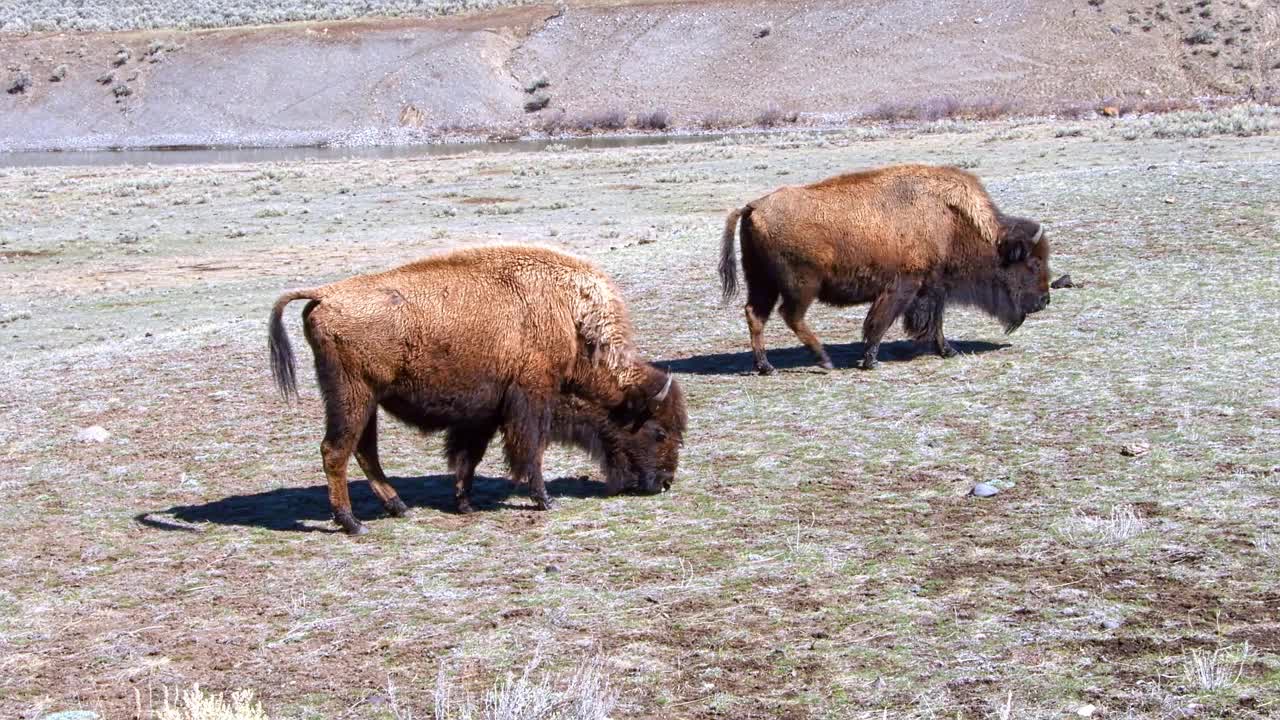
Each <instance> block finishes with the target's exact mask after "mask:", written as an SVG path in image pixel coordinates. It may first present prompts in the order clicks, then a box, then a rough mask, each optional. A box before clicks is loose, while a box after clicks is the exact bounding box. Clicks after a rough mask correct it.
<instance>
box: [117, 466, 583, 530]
mask: <svg viewBox="0 0 1280 720" xmlns="http://www.w3.org/2000/svg"><path fill="white" fill-rule="evenodd" d="M389 480H390V481H391V484H392V485H394V486H395V488H396V492H398V493H399V494H400V499H402V500H404V502H405V504H406V505H408V506H409V507H410V508H429V509H432V510H437V511H440V512H446V513H453V512H454V507H455V506H454V500H453V476H452V475H430V476H421V477H402V478H389ZM350 492H351V506H352V508H353V509H354V510H355V514H356V517H358V518H360V519H361V520H375V519H379V518H384V517H390V516H389V515H388V514H387V512H386V511H385V510H384V509H383V507H382V502H381V501H379V500H378V498H377V496H376V495H374V494H373V490H372V489H371V488H370V487H369V483H368V481H366V480H361V481H358V482H355V481H353V482H351V484H350ZM547 492H548V493H550V495H551V497H552V499H553V500H554V499H556V498H558V497H561V498H563V497H574V498H587V497H604V495H605V488H604V483H603V482H600V481H595V480H591V479H588V478H586V477H574V478H560V479H556V480H548V481H547ZM519 495H524V496H526V497H527V495H528V488H527V486H517V485H516V484H515V483H512V482H511V481H510V480H507V479H506V478H493V477H482V476H480V475H477V476H476V479H475V482H474V484H473V485H472V488H471V504H472V505H473V506H474V507H475V508H476V510H479V511H486V510H499V509H508V510H529V511H532V510H533V503H532V501H530V502H529V503H527V504H518V503H513V502H510V500H511V499H512V497H513V496H519ZM331 518H332V515H331V513H330V511H329V489H328V486H326V485H312V486H311V487H302V488H277V489H275V490H267V491H266V492H260V493H252V494H249V495H232V496H230V497H225V498H222V499H221V500H214V501H212V502H207V503H202V504H200V505H176V506H174V507H171V508H169V509H167V510H157V511H151V512H144V513H140V514H139V515H137V516H135V517H134V519H135V520H136V521H137V522H139V523H140V524H142V525H145V526H147V527H151V528H155V529H158V530H179V531H186V532H198V531H199V528H198V527H193V525H198V524H201V523H215V524H218V525H241V526H245V527H260V528H266V529H268V530H279V531H290V532H341V530H340V529H339V528H338V527H337V526H333V527H332V528H330V527H321V526H316V525H314V524H307V522H306V521H316V522H321V523H323V522H326V521H328V520H330V519H331ZM175 521H176V522H175Z"/></svg>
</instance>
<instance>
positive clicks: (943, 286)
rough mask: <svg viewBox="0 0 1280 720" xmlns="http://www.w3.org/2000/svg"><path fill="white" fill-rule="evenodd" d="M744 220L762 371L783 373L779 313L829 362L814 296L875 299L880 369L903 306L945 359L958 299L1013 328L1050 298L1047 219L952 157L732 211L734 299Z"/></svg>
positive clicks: (728, 290)
mask: <svg viewBox="0 0 1280 720" xmlns="http://www.w3.org/2000/svg"><path fill="white" fill-rule="evenodd" d="M739 227H740V230H739V235H740V241H741V246H742V272H743V275H744V277H745V279H746V284H747V303H746V306H745V312H746V317H747V328H748V330H749V332H750V334H751V350H752V352H753V353H754V355H755V367H756V370H757V371H758V372H759V373H760V374H762V375H767V374H770V373H772V372H773V366H771V365H770V364H769V360H768V358H767V357H766V356H765V350H764V325H765V322H766V321H767V320H768V319H769V315H770V313H772V312H773V308H774V305H775V304H777V302H778V298H779V297H781V298H782V305H781V307H780V309H779V312H780V313H781V315H782V319H783V320H784V321H785V322H786V323H787V327H789V328H791V330H792V332H794V333H795V334H796V336H797V337H798V338H800V341H801V342H803V343H804V344H805V345H806V346H807V347H808V348H809V350H811V351H812V352H813V354H814V356H815V357H816V359H817V361H818V364H819V365H821V366H822V367H823V368H825V369H828V370H829V369H831V368H832V364H831V358H830V357H829V356H828V355H827V352H826V350H824V349H823V347H822V342H821V341H820V340H818V336H817V335H815V334H814V332H813V330H812V329H810V327H809V325H808V324H807V323H805V320H804V315H805V311H807V310H808V309H809V305H811V304H812V303H813V301H814V300H820V301H822V302H824V303H827V304H830V305H836V306H846V305H857V304H861V303H868V302H869V303H871V308H870V309H869V310H868V311H867V317H866V320H865V321H864V322H863V325H862V337H863V341H864V342H865V350H864V351H863V356H862V363H861V366H862V367H863V368H864V369H868V370H870V369H872V368H874V367H875V366H876V365H877V364H878V363H877V360H876V355H877V353H878V351H879V348H880V340H881V338H883V337H884V334H885V332H886V331H887V330H888V329H889V327H890V326H892V325H893V323H894V321H895V320H896V319H897V318H898V317H899V316H901V317H902V318H903V327H904V329H905V330H906V332H907V333H908V334H909V335H910V336H911V337H912V338H913V339H915V340H917V341H922V342H928V343H931V344H932V346H933V349H934V350H936V351H937V353H938V354H939V355H942V356H943V357H950V356H952V355H955V354H956V351H955V349H954V348H952V347H951V345H950V344H948V343H947V340H946V338H945V337H944V336H943V334H942V317H943V311H944V310H945V308H946V306H947V305H949V304H952V303H958V304H962V305H971V306H974V307H977V308H979V309H980V310H982V311H984V312H986V313H988V314H990V315H992V316H994V317H995V318H996V319H998V320H999V321H1000V322H1001V323H1002V324H1003V325H1004V328H1005V331H1006V332H1013V331H1014V330H1016V329H1017V328H1018V327H1019V326H1021V325H1022V322H1023V320H1024V319H1025V318H1026V316H1027V315H1029V314H1031V313H1035V312H1039V311H1040V310H1042V309H1044V307H1045V306H1046V305H1048V304H1049V242H1048V240H1047V239H1045V237H1044V231H1043V229H1042V228H1041V227H1040V225H1039V223H1037V222H1035V221H1033V220H1028V219H1025V218H1020V217H1012V216H1008V215H1003V214H1001V213H1000V211H999V210H997V209H996V207H995V204H994V203H993V202H992V201H991V198H990V197H989V196H988V195H987V192H986V190H985V189H984V188H983V187H982V183H981V182H980V181H979V180H978V179H977V178H976V177H974V176H973V175H972V174H970V173H968V172H965V171H963V170H960V169H958V168H953V167H934V166H927V165H897V166H890V167H885V168H879V169H874V170H867V171H864V172H855V173H850V174H846V175H838V176H836V177H832V178H828V179H826V180H823V181H821V182H817V183H813V184H811V185H805V186H791V187H783V188H781V189H778V190H775V191H774V192H772V193H770V194H768V195H766V196H764V197H762V198H760V199H759V200H755V201H752V202H750V203H748V204H747V205H746V206H745V207H743V208H741V209H739V210H734V211H733V212H731V213H730V214H729V217H728V220H726V222H725V228H724V235H723V239H722V243H721V250H720V279H721V286H722V289H723V293H724V301H725V302H728V301H729V300H731V299H732V298H733V296H734V295H735V294H736V292H737V287H738V276H737V260H736V258H735V256H734V231H735V229H738V228H739Z"/></svg>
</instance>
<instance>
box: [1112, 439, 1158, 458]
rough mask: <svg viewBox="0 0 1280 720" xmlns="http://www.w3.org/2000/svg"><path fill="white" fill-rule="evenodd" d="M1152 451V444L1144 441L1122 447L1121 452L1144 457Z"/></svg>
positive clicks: (1129, 455)
mask: <svg viewBox="0 0 1280 720" xmlns="http://www.w3.org/2000/svg"><path fill="white" fill-rule="evenodd" d="M1149 452H1151V446H1150V445H1148V444H1147V443H1144V442H1136V443H1129V444H1128V445H1125V446H1124V447H1122V448H1120V454H1121V455H1123V456H1125V457H1142V456H1143V455H1146V454H1147V453H1149Z"/></svg>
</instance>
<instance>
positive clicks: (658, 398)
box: [653, 375, 671, 402]
mask: <svg viewBox="0 0 1280 720" xmlns="http://www.w3.org/2000/svg"><path fill="white" fill-rule="evenodd" d="M669 392H671V376H670V375H668V376H667V384H666V385H663V386H662V389H661V390H659V391H658V394H657V395H654V396H653V401H654V402H662V401H664V400H666V399H667V393H669Z"/></svg>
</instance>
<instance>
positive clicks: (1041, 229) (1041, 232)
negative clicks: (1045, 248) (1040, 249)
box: [1031, 225, 1044, 245]
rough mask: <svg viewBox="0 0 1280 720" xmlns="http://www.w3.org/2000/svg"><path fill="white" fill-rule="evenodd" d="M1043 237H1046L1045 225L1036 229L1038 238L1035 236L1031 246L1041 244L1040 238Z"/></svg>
mask: <svg viewBox="0 0 1280 720" xmlns="http://www.w3.org/2000/svg"><path fill="white" fill-rule="evenodd" d="M1042 237H1044V226H1043V225H1040V226H1038V227H1036V236H1035V237H1033V238H1031V244H1032V245H1035V244H1036V243H1039V242H1040V238H1042Z"/></svg>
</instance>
